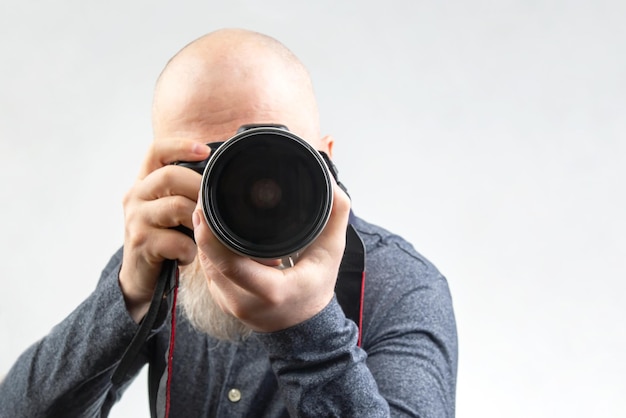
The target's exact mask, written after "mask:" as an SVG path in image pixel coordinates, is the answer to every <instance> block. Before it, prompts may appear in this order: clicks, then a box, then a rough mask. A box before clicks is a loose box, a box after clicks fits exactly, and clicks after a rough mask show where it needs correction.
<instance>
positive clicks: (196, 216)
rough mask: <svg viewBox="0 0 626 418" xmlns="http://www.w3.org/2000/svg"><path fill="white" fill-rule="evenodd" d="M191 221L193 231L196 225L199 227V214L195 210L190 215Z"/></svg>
mask: <svg viewBox="0 0 626 418" xmlns="http://www.w3.org/2000/svg"><path fill="white" fill-rule="evenodd" d="M191 221H192V222H193V227H194V229H195V228H197V227H198V225H200V214H199V213H198V211H197V210H194V211H193V214H192V215H191Z"/></svg>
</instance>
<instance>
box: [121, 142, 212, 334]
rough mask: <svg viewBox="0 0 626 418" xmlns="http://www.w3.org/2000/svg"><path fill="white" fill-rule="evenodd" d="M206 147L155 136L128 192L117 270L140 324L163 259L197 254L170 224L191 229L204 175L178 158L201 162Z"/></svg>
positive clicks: (180, 259)
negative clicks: (186, 166) (122, 246)
mask: <svg viewBox="0 0 626 418" xmlns="http://www.w3.org/2000/svg"><path fill="white" fill-rule="evenodd" d="M209 153H210V148H209V147H207V146H206V145H205V144H203V143H199V142H197V141H193V140H189V139H174V140H157V141H154V142H153V143H152V145H151V147H150V149H149V150H148V153H147V155H146V158H145V160H144V162H143V164H142V167H141V170H140V172H139V176H138V178H137V181H136V182H135V184H134V185H133V187H132V188H131V189H130V190H129V191H128V192H127V193H126V195H125V197H124V200H123V205H124V218H125V221H124V222H125V234H124V257H123V260H122V268H121V270H120V274H119V282H120V287H121V289H122V293H123V294H124V299H125V301H126V307H127V309H128V312H129V313H130V315H131V317H132V318H133V319H134V320H135V322H137V323H139V322H140V321H141V319H142V318H143V317H144V316H145V314H146V312H147V311H148V308H149V306H150V301H151V299H152V294H153V292H154V287H155V283H156V279H157V277H158V275H159V272H160V270H161V265H162V263H163V260H166V259H170V260H178V262H179V264H181V265H186V264H189V263H191V262H192V261H193V259H194V258H195V256H196V252H197V249H196V245H195V243H194V242H193V240H192V239H191V238H189V237H188V236H186V235H185V234H183V233H181V232H178V231H175V230H173V229H171V228H172V227H176V226H179V225H184V226H186V227H187V228H189V229H193V224H192V221H191V215H192V213H193V211H194V209H195V207H196V199H197V198H198V191H199V190H200V182H201V179H202V176H200V175H199V174H198V173H196V172H194V171H193V170H190V169H188V168H185V167H180V166H176V165H171V163H173V162H176V161H201V160H204V159H205V158H207V157H208V156H209Z"/></svg>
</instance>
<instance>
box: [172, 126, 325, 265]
mask: <svg viewBox="0 0 626 418" xmlns="http://www.w3.org/2000/svg"><path fill="white" fill-rule="evenodd" d="M207 145H208V146H209V147H211V150H212V151H211V155H210V156H209V158H207V159H206V160H204V161H200V162H179V163H177V164H178V165H181V166H184V167H187V168H190V169H192V170H194V171H196V172H198V173H200V174H202V183H201V189H200V196H201V199H202V209H203V212H204V216H205V219H206V221H207V223H208V225H209V227H210V228H211V230H212V231H213V233H214V234H215V236H216V237H217V238H218V239H219V240H220V241H221V242H222V243H223V244H224V245H226V246H227V247H228V248H230V249H231V250H233V251H235V252H236V253H239V254H242V255H245V256H248V257H251V258H257V259H283V260H285V259H286V260H289V263H292V262H293V260H294V259H295V258H297V255H298V253H299V252H301V251H302V250H303V249H304V248H306V247H307V246H308V245H309V244H310V243H312V242H313V241H314V240H315V239H316V238H317V237H318V236H319V234H320V233H321V232H322V230H323V229H324V227H325V226H326V223H327V222H328V219H329V217H330V212H331V208H332V203H333V184H332V183H333V181H332V179H331V175H332V176H333V177H335V179H336V177H337V170H336V168H335V167H334V165H333V164H332V162H331V161H330V159H329V158H328V156H327V155H326V154H324V153H323V152H320V151H317V150H316V149H315V148H313V147H312V146H311V145H310V144H309V143H307V142H306V141H305V140H304V139H302V138H300V137H298V136H297V135H295V134H293V133H292V132H290V131H289V130H288V129H287V128H286V127H285V126H282V125H244V126H242V127H241V128H240V129H239V130H238V132H237V134H236V135H234V136H233V137H232V138H230V139H228V140H226V141H224V142H215V143H210V144H207ZM177 229H179V230H181V231H182V232H185V233H187V234H188V235H190V236H191V237H193V233H192V232H191V231H190V230H188V229H187V228H185V227H182V226H181V227H178V228H177Z"/></svg>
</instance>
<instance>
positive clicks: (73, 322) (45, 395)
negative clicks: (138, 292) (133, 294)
mask: <svg viewBox="0 0 626 418" xmlns="http://www.w3.org/2000/svg"><path fill="white" fill-rule="evenodd" d="M121 254H122V252H121V250H120V251H118V252H117V253H116V254H115V255H114V256H113V257H112V258H111V260H110V261H109V263H108V265H107V266H106V268H105V269H104V271H103V272H102V275H101V278H100V281H99V283H98V286H97V287H96V289H95V290H94V292H93V293H92V294H91V295H90V296H89V297H88V298H87V299H86V300H85V301H84V302H83V303H82V304H81V305H80V306H78V308H76V309H75V310H74V311H73V312H72V313H71V314H70V315H69V316H68V317H67V318H66V319H65V320H63V321H62V322H61V323H60V324H58V325H56V326H55V327H54V328H53V329H52V330H51V331H50V333H49V334H48V335H47V336H46V337H44V338H43V339H41V340H40V341H38V342H37V343H35V344H33V345H32V346H31V347H30V348H28V349H27V350H26V351H25V352H24V353H23V354H22V355H21V356H20V357H19V358H18V360H17V361H16V363H15V364H14V365H13V367H12V368H11V370H10V371H9V373H8V375H7V376H6V378H5V379H4V380H3V381H2V383H0V399H1V400H2V402H0V417H12V418H20V417H39V416H63V417H96V416H107V415H108V413H109V410H110V408H111V407H112V406H113V404H114V403H115V402H116V401H117V400H118V399H119V397H120V396H121V394H122V392H123V391H124V390H125V389H126V387H127V386H128V385H129V384H130V381H131V380H132V378H131V379H129V380H128V381H125V382H123V383H122V384H121V385H119V386H113V385H112V383H111V382H110V377H111V375H112V373H113V370H114V369H115V366H116V365H117V363H118V362H119V359H120V357H121V356H122V354H123V352H124V350H125V349H126V346H127V345H128V344H129V342H130V340H131V339H132V337H133V335H134V333H135V331H136V329H137V325H136V324H135V322H134V321H133V320H132V318H131V317H130V316H129V314H128V313H127V310H126V306H125V304H124V298H123V295H122V292H121V290H120V288H119V285H118V279H117V276H118V271H119V267H120V265H121ZM143 360H144V361H139V362H138V364H137V365H136V367H135V370H134V373H133V376H135V375H136V374H137V373H138V372H139V369H140V368H141V367H142V366H143V363H145V359H143Z"/></svg>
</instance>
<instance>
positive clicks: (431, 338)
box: [0, 218, 457, 418]
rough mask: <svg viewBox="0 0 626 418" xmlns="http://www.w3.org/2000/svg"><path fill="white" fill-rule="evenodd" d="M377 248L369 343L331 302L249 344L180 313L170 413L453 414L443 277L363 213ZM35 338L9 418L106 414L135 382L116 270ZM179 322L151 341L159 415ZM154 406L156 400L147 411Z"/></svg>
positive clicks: (145, 357)
mask: <svg viewBox="0 0 626 418" xmlns="http://www.w3.org/2000/svg"><path fill="white" fill-rule="evenodd" d="M354 226H355V228H356V230H357V231H358V232H359V235H360V236H361V237H362V239H363V241H364V243H365V245H366V250H367V260H366V265H367V267H366V269H367V278H366V285H365V297H364V308H363V329H364V331H363V344H362V345H363V349H361V348H358V347H357V346H356V341H357V327H356V325H355V324H354V323H353V322H352V321H350V320H347V319H346V318H345V315H344V314H343V311H342V310H341V307H340V306H339V305H338V303H337V301H336V300H333V301H332V302H331V303H330V304H329V305H328V306H327V307H326V308H325V309H324V310H323V311H322V312H320V313H319V314H318V315H317V316H315V317H314V318H311V319H310V320H308V321H306V322H304V323H302V324H300V325H298V326H295V327H293V328H290V329H287V330H283V331H281V332H276V333H271V334H258V333H257V334H254V335H253V336H252V337H251V338H249V339H248V340H246V341H245V342H241V343H225V342H218V341H215V340H213V339H211V338H209V337H207V336H205V335H202V334H200V333H198V332H196V331H194V330H193V329H192V328H191V326H190V325H189V323H188V322H187V321H185V320H184V318H183V317H182V316H180V315H179V316H178V322H177V331H176V346H175V350H174V362H173V376H172V388H171V413H170V416H171V417H283V416H289V415H291V416H302V417H316V418H317V417H330V416H336V417H359V418H361V417H387V416H394V417H395V416H398V417H399V416H414V417H418V416H419V417H422V418H425V417H453V416H454V405H455V386H456V370H457V336H456V325H455V320H454V313H453V309H452V302H451V298H450V293H449V290H448V286H447V283H446V280H445V278H444V277H443V276H442V275H441V274H440V273H439V272H438V271H437V269H436V268H435V267H434V266H433V265H432V264H431V263H429V262H428V261H427V260H426V259H425V258H424V257H422V256H421V255H420V254H418V253H417V252H415V250H414V249H413V248H412V247H411V245H410V244H408V243H407V242H406V241H404V240H403V239H402V238H400V237H398V236H396V235H392V234H390V233H389V232H387V231H385V230H384V229H382V228H379V227H377V226H374V225H371V224H368V223H366V222H364V221H362V220H360V219H358V218H357V219H356V220H355V221H354ZM120 261H121V251H120V252H118V253H117V254H115V255H114V256H113V258H112V259H111V261H110V262H109V264H108V265H107V266H106V268H105V270H104V271H103V274H102V277H101V279H100V282H99V283H98V286H97V288H96V289H95V291H94V292H93V293H92V294H91V295H90V296H89V298H88V299H87V300H86V301H85V302H83V303H82V304H81V305H80V306H79V307H78V308H77V309H76V310H75V311H74V312H73V313H72V314H71V315H70V316H69V317H68V318H66V319H65V320H64V321H63V322H61V323H60V324H59V325H57V326H56V327H55V328H53V329H52V331H51V332H50V334H49V335H47V336H46V337H45V338H43V339H42V340H41V341H39V342H37V343H35V344H34V345H33V346H31V347H30V348H29V349H28V350H27V351H26V352H25V353H24V354H23V355H22V356H21V357H20V358H19V359H18V361H17V362H16V364H15V365H14V366H13V368H12V369H11V371H10V372H9V374H8V376H7V377H6V379H5V380H4V381H3V382H2V384H0V417H2V418H4V417H11V418H18V417H42V416H63V417H95V416H106V415H107V414H108V412H109V410H110V408H111V407H112V406H113V404H114V403H115V402H116V401H117V400H118V399H119V397H120V396H121V395H122V393H123V391H124V389H125V387H126V386H127V385H128V383H130V382H125V383H124V384H123V385H122V386H121V387H114V386H113V385H112V384H111V383H110V376H111V374H112V372H113V369H114V367H115V365H116V364H117V362H118V361H119V359H120V357H121V355H122V353H123V351H124V349H125V347H126V346H127V344H128V343H129V342H130V339H131V338H132V335H133V333H134V332H135V330H136V328H137V326H136V324H135V323H134V322H133V321H132V319H131V318H130V317H129V316H128V313H127V312H126V309H125V306H124V302H123V297H122V294H121V291H120V289H119V286H118V281H117V274H118V270H119V266H120ZM169 332H170V325H169V320H165V321H163V325H162V326H161V328H160V329H159V330H157V331H155V333H154V335H152V336H151V338H150V339H149V340H148V342H147V343H146V346H145V350H144V352H143V353H142V356H141V358H140V361H139V362H138V364H137V365H136V370H135V372H138V371H139V369H140V368H141V367H142V366H143V365H144V364H145V363H148V364H149V366H150V369H149V387H150V394H151V401H150V402H151V405H150V408H151V411H152V412H153V415H154V411H155V410H156V409H155V408H156V407H155V405H156V403H157V399H156V398H157V397H158V395H157V393H158V392H161V393H163V392H164V391H163V390H162V389H163V388H161V390H159V383H160V381H161V377H162V375H163V370H164V367H165V356H166V352H167V347H168V338H169ZM147 407H148V406H146V408H147Z"/></svg>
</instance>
